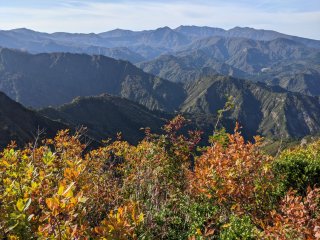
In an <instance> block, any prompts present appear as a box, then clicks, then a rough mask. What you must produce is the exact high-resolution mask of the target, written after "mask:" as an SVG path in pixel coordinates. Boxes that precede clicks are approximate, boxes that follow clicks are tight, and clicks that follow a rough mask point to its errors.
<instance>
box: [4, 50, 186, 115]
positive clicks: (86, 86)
mask: <svg viewBox="0 0 320 240" xmlns="http://www.w3.org/2000/svg"><path fill="white" fill-rule="evenodd" d="M0 90H1V91H3V92H5V93H6V94H7V95H8V96H10V97H11V98H12V99H14V100H16V101H18V102H20V103H22V104H24V105H25V106H32V107H36V108H39V107H45V106H49V105H53V106H58V105H61V104H63V103H67V102H70V101H71V100H72V99H73V98H75V97H77V96H91V95H99V94H102V93H110V94H113V95H118V96H122V97H126V98H128V99H131V100H133V101H136V102H139V103H141V104H143V105H145V106H147V107H148V108H150V109H161V110H168V111H172V110H174V109H176V108H177V107H178V106H179V104H180V103H181V102H182V101H183V99H184V97H185V93H184V90H183V88H182V86H181V85H179V84H174V83H171V82H169V81H166V80H163V79H160V78H158V77H154V76H153V75H150V74H147V73H145V72H143V71H142V70H140V69H138V68H137V67H135V66H133V65H132V64H131V63H129V62H125V61H120V60H115V59H111V58H107V57H103V56H89V55H84V54H70V53H53V54H37V55H31V54H28V53H23V52H20V51H14V50H9V49H0Z"/></svg>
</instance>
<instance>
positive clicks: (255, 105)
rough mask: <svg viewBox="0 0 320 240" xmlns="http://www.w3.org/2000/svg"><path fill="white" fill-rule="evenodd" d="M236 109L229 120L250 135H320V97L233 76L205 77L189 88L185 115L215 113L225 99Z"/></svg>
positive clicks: (184, 106)
mask: <svg viewBox="0 0 320 240" xmlns="http://www.w3.org/2000/svg"><path fill="white" fill-rule="evenodd" d="M228 95H229V96H230V95H231V96H234V97H235V99H236V101H235V109H234V110H233V111H232V112H231V113H229V115H228V116H227V118H229V119H234V120H237V121H239V122H240V124H241V125H242V126H243V127H244V132H245V134H247V135H251V136H252V135H255V134H261V135H263V136H268V137H278V138H279V137H281V136H283V137H302V136H305V135H312V134H317V133H319V132H320V120H319V119H320V101H319V98H318V97H309V96H305V95H301V94H295V93H290V92H287V91H285V90H284V89H281V88H277V87H268V86H266V85H264V84H260V83H252V82H250V81H245V80H240V79H234V78H230V77H221V76H216V77H211V78H203V79H201V80H199V81H197V82H195V83H194V84H193V85H191V86H189V96H188V98H187V99H186V101H185V102H184V104H183V105H182V107H181V109H182V111H183V112H189V113H206V114H215V113H216V112H217V111H218V110H219V109H221V108H223V106H224V104H225V101H226V96H228Z"/></svg>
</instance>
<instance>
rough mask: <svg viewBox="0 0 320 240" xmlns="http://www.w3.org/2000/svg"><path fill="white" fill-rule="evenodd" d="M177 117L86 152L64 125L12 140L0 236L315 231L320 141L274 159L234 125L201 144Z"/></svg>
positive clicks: (256, 235) (0, 204)
mask: <svg viewBox="0 0 320 240" xmlns="http://www.w3.org/2000/svg"><path fill="white" fill-rule="evenodd" d="M184 123H185V119H184V118H183V117H181V116H178V117H176V118H174V119H173V120H172V121H170V122H169V123H168V124H167V125H165V126H164V127H163V130H164V133H163V134H161V135H158V134H153V133H151V131H150V130H149V129H146V137H145V139H144V140H142V141H141V142H139V143H138V144H137V145H136V146H134V145H130V144H129V143H128V142H125V141H122V140H121V139H119V140H117V141H115V142H106V143H105V146H104V147H101V148H99V149H96V150H87V149H86V145H84V144H82V142H81V134H80V133H77V134H75V135H70V134H69V132H68V131H61V132H59V133H58V134H57V136H56V137H55V138H54V139H48V140H45V141H43V142H42V143H41V144H39V145H37V144H30V145H29V146H27V147H26V148H24V149H21V150H19V149H16V147H15V146H14V144H11V145H10V146H8V148H6V149H5V150H4V151H2V152H1V154H0V180H1V181H0V216H1V218H0V235H1V237H2V238H4V239H318V238H319V235H320V230H319V224H320V217H319V216H320V215H319V214H320V212H319V211H320V209H319V200H320V192H319V189H318V188H317V184H318V182H319V180H318V179H319V178H318V176H319V174H318V168H319V167H318V166H320V164H319V159H320V154H319V152H320V142H315V143H313V144H311V145H309V146H308V147H307V148H303V147H298V148H296V149H293V150H287V151H284V152H283V153H282V154H280V156H279V157H277V158H276V159H274V158H272V157H270V156H268V155H266V154H264V153H263V152H262V151H261V149H260V139H259V138H256V141H255V143H249V142H245V141H244V139H243V137H242V136H241V133H240V132H239V128H238V127H237V128H236V129H235V133H234V134H226V133H225V132H224V131H220V132H216V133H215V135H214V136H213V137H212V138H211V140H210V141H211V144H210V145H209V146H207V147H201V148H200V147H198V143H199V140H200V137H201V133H200V132H197V131H194V132H192V131H191V132H189V134H188V135H182V134H181V133H180V129H181V127H182V126H183V125H184ZM301 162H304V164H300V163H301ZM297 169H298V170H300V172H297V171H296V170H297ZM305 173H307V175H306V174H305ZM293 174H295V176H294V180H295V182H292V181H291V179H292V176H293ZM306 176H310V177H306Z"/></svg>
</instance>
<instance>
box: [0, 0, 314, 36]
mask: <svg viewBox="0 0 320 240" xmlns="http://www.w3.org/2000/svg"><path fill="white" fill-rule="evenodd" d="M223 2H224V3H223ZM223 2H222V1H218V2H217V3H216V4H212V3H210V4H209V3H205V2H202V3H200V2H198V3H197V4H196V3H188V2H187V1H186V2H181V1H176V2H168V1H164V2H150V1H149V2H136V1H124V2H121V1H118V2H114V1H111V2H110V1H109V2H94V1H92V2H85V1H79V0H78V1H77V0H73V1H60V2H59V3H60V4H57V5H55V6H54V7H52V8H45V9H43V8H31V7H29V8H26V7H6V8H1V7H0V28H1V29H12V28H18V27H27V28H31V29H35V30H38V31H45V32H55V31H68V32H103V31H107V30H111V29H114V28H124V29H133V30H143V29H154V28H157V27H162V26H170V27H177V26H179V25H201V26H203V25H208V26H214V27H222V28H226V29H229V28H232V27H234V26H249V27H255V28H264V29H272V30H276V31H280V32H284V33H288V34H292V35H300V36H304V37H309V38H315V39H320V31H319V26H320V10H315V11H303V12H299V11H290V10H287V11H271V10H270V8H267V7H266V8H265V9H264V7H263V6H264V3H263V2H265V4H267V3H266V2H267V1H260V3H259V4H255V5H252V6H249V5H248V4H238V5H235V4H226V3H225V1H223ZM242 2H243V1H242ZM61 3H62V4H61Z"/></svg>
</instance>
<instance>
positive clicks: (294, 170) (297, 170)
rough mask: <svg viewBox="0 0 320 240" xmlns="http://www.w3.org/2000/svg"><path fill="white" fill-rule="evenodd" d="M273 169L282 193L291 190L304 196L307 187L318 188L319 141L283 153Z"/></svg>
mask: <svg viewBox="0 0 320 240" xmlns="http://www.w3.org/2000/svg"><path fill="white" fill-rule="evenodd" d="M273 168H274V171H275V172H276V173H277V175H278V177H279V180H280V183H281V184H282V185H283V187H284V191H287V190H288V189H290V188H293V189H295V190H297V191H299V192H300V193H303V194H305V192H306V189H307V187H308V186H312V187H313V186H315V185H316V186H319V183H320V141H318V142H315V143H312V144H309V145H307V146H300V147H296V148H294V149H293V150H286V151H284V152H283V153H282V154H281V155H280V157H279V158H278V159H277V160H276V161H275V162H274V166H273Z"/></svg>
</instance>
